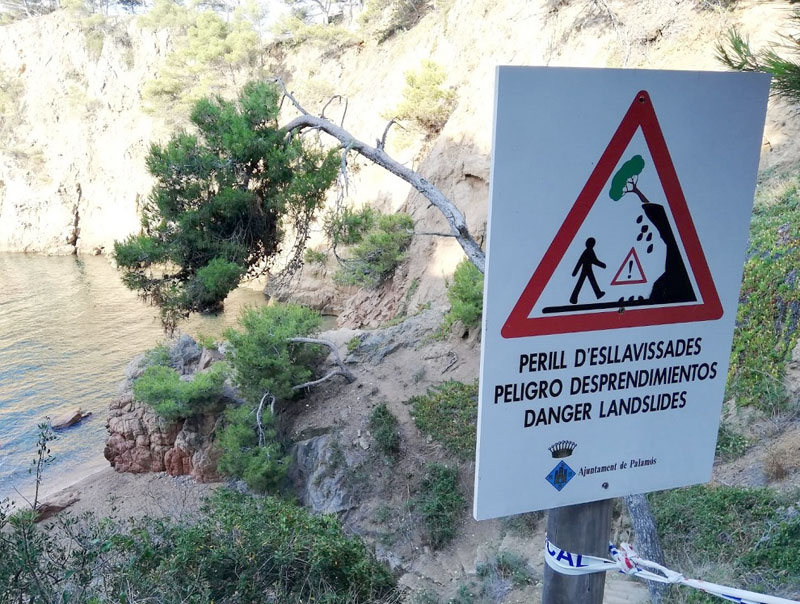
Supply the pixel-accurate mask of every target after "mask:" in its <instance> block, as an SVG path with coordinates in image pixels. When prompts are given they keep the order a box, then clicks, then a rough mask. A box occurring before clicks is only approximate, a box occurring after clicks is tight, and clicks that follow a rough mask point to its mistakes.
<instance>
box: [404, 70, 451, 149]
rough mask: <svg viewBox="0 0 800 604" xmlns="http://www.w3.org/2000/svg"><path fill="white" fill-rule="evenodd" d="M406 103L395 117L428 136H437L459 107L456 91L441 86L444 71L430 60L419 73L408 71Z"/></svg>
mask: <svg viewBox="0 0 800 604" xmlns="http://www.w3.org/2000/svg"><path fill="white" fill-rule="evenodd" d="M405 75H406V86H405V88H404V89H403V100H402V102H401V103H400V104H399V105H398V106H397V109H395V111H394V114H393V117H395V118H397V119H400V120H409V121H411V122H412V123H414V124H415V125H416V126H417V127H419V128H420V129H421V130H423V131H425V132H427V133H428V134H429V135H432V134H436V133H438V132H439V131H440V130H441V129H442V128H443V127H444V125H445V124H446V123H447V120H448V119H449V118H450V114H451V113H453V109H455V106H456V93H455V90H452V89H448V88H444V87H442V84H444V80H445V72H444V69H442V68H441V67H440V66H439V65H437V64H436V63H434V62H433V61H430V60H427V59H426V60H424V61H422V65H421V66H420V68H419V69H418V70H416V71H407V72H406V74H405Z"/></svg>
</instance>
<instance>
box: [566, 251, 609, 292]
mask: <svg viewBox="0 0 800 604" xmlns="http://www.w3.org/2000/svg"><path fill="white" fill-rule="evenodd" d="M595 243H597V242H596V241H595V238H594V237H589V238H588V239H587V240H586V249H585V250H583V253H582V254H581V257H580V258H579V259H578V263H577V264H576V265H575V268H574V269H573V271H572V276H573V277H574V276H575V275H577V274H578V271H579V270H580V272H581V276H580V277H578V282H577V283H576V284H575V289H573V290H572V295H571V296H570V297H569V301H570V304H577V303H578V294H579V293H580V291H581V288H582V287H583V282H584V281H586V279H587V278H588V279H589V283H590V284H591V285H592V289H593V290H594V295H595V296H596V297H597V299H598V300H599V299H600V298H602V297H603V296H605V295H606V292H604V291H603V290H601V289H600V288H599V287H598V285H597V280H596V279H595V278H594V269H593V268H592V267H593V266H599V267H600V268H605V267H606V265H605V264H603V263H602V262H600V260H598V259H597V255H596V254H595V253H594V244H595Z"/></svg>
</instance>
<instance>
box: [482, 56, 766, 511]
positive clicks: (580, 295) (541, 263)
mask: <svg viewBox="0 0 800 604" xmlns="http://www.w3.org/2000/svg"><path fill="white" fill-rule="evenodd" d="M768 90H769V77H768V76H765V75H763V74H740V73H696V72H668V71H648V70H611V69H565V68H546V67H542V68H528V67H501V68H499V70H498V76H497V93H496V106H495V132H494V156H493V166H492V177H491V184H492V192H491V201H490V206H489V238H488V245H487V271H486V287H485V298H484V323H483V346H482V351H481V380H480V403H479V419H478V452H477V469H476V477H475V509H474V514H475V517H476V518H477V519H485V518H493V517H498V516H505V515H510V514H518V513H521V512H526V511H531V510H537V509H544V508H552V507H559V506H563V505H571V504H576V503H584V502H588V501H595V500H600V499H607V498H609V497H620V496H624V495H629V494H632V493H643V492H647V491H653V490H658V489H666V488H672V487H677V486H682V485H688V484H694V483H699V482H705V481H707V480H708V479H709V478H710V476H711V467H712V464H713V460H714V448H715V444H716V437H717V429H718V423H719V415H720V409H721V405H722V398H723V393H724V389H725V380H726V375H727V371H728V360H729V355H730V347H731V338H732V334H733V327H734V321H735V318H736V309H737V304H738V295H739V286H740V283H741V277H742V266H743V263H744V257H745V249H746V245H747V235H748V227H749V223H750V212H751V209H752V203H753V192H754V188H755V182H756V173H757V168H758V160H759V152H760V148H761V138H762V131H763V124H764V116H765V112H766V104H767V95H768Z"/></svg>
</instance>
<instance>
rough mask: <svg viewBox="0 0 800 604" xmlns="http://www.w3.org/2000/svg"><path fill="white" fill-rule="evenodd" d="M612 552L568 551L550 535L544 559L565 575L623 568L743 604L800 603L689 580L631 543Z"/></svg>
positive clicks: (545, 546)
mask: <svg viewBox="0 0 800 604" xmlns="http://www.w3.org/2000/svg"><path fill="white" fill-rule="evenodd" d="M608 551H609V554H610V555H611V557H612V558H613V560H607V559H605V558H598V557H597V556H584V555H583V554H575V553H572V552H568V551H567V550H563V549H561V548H559V547H556V546H555V545H553V544H552V543H551V542H550V540H549V539H548V538H547V537H546V536H545V539H544V559H545V561H546V562H547V565H548V566H549V567H550V568H552V569H553V570H554V571H556V572H558V573H562V574H564V575H583V574H588V573H602V572H607V571H619V572H621V573H625V574H626V575H634V576H636V577H639V578H641V579H647V580H648V581H658V582H659V583H674V584H677V585H688V586H689V587H694V588H695V589H699V590H701V591H704V592H706V593H709V594H712V595H715V596H718V597H720V598H722V599H724V600H728V601H730V602H740V603H741V604H800V602H798V601H797V600H787V599H786V598H778V597H777V596H767V595H764V594H759V593H755V592H752V591H745V590H744V589H735V588H733V587H726V586H724V585H717V584H716V583H709V582H708V581H701V580H699V579H687V578H686V577H684V576H683V575H682V574H681V573H677V572H675V571H674V570H670V569H668V568H666V567H664V566H661V565H660V564H657V563H655V562H651V561H650V560H643V559H642V558H640V557H639V556H638V555H637V554H636V552H635V551H634V549H633V548H632V547H631V546H630V545H628V544H627V543H623V544H621V545H620V547H619V549H617V548H616V547H614V545H613V544H611V543H610V544H609V545H608ZM648 569H650V570H648ZM653 571H658V572H653ZM658 573H661V574H658Z"/></svg>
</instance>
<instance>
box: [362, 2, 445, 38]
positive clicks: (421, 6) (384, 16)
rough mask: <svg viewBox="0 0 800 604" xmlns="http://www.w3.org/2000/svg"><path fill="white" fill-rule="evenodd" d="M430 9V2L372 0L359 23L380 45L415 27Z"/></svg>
mask: <svg viewBox="0 0 800 604" xmlns="http://www.w3.org/2000/svg"><path fill="white" fill-rule="evenodd" d="M430 8H431V2H430V0H370V1H369V2H368V3H367V6H366V8H365V10H364V12H362V13H361V15H360V17H359V21H360V23H361V26H362V27H363V28H364V29H366V30H367V31H369V32H371V33H372V34H373V35H374V36H375V37H376V38H377V40H378V42H379V43H380V42H385V41H386V40H388V39H389V38H391V37H392V36H393V35H395V34H396V33H399V32H402V31H406V30H409V29H411V28H412V27H414V25H416V24H417V23H418V22H419V20H420V19H422V17H423V16H425V13H426V12H428V10H430Z"/></svg>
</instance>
